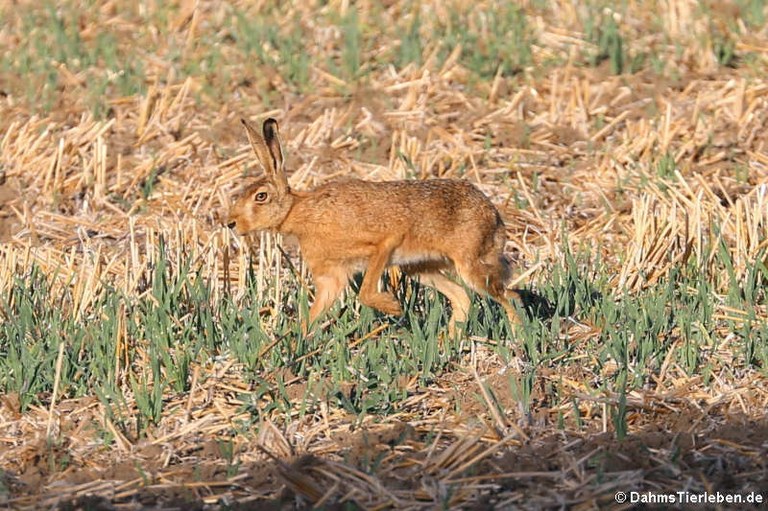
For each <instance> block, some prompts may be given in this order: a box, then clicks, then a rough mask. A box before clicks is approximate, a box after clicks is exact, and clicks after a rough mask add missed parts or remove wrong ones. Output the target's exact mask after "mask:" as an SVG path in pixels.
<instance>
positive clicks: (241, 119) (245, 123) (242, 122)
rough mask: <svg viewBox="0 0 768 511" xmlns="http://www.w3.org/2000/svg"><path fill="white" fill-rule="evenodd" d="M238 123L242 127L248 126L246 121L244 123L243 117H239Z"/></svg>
mask: <svg viewBox="0 0 768 511" xmlns="http://www.w3.org/2000/svg"><path fill="white" fill-rule="evenodd" d="M240 123H241V124H242V125H243V126H248V121H246V120H245V119H244V118H243V117H241V118H240Z"/></svg>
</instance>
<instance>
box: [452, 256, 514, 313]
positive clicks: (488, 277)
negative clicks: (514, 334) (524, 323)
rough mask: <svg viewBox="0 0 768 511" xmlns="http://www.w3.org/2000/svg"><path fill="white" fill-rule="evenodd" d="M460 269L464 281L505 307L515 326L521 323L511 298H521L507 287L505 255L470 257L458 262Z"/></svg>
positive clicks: (507, 272) (457, 267) (507, 271)
mask: <svg viewBox="0 0 768 511" xmlns="http://www.w3.org/2000/svg"><path fill="white" fill-rule="evenodd" d="M456 270H457V271H458V273H459V275H460V276H461V278H462V279H463V280H464V282H466V283H467V285H468V286H469V287H471V288H472V289H474V290H475V291H477V292H478V293H485V294H487V295H490V296H491V298H493V299H494V300H496V301H497V302H499V303H500V304H501V306H502V307H504V311H505V312H506V313H507V317H509V322H510V323H511V324H512V325H513V326H514V325H518V324H520V317H519V316H518V314H517V311H516V310H515V306H514V305H512V304H511V303H510V301H509V300H510V299H514V300H518V301H519V300H520V295H519V294H518V293H517V292H516V291H512V290H507V289H506V287H505V284H506V281H507V278H508V276H509V265H508V263H507V261H506V260H504V258H503V257H500V256H493V255H489V256H487V257H484V258H480V259H468V260H465V261H461V262H459V261H457V262H456Z"/></svg>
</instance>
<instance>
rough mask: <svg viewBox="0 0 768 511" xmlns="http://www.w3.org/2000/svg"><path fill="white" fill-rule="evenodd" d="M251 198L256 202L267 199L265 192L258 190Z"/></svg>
mask: <svg viewBox="0 0 768 511" xmlns="http://www.w3.org/2000/svg"><path fill="white" fill-rule="evenodd" d="M253 199H254V200H255V201H256V202H264V201H266V200H267V192H259V193H257V194H256V195H254V196H253Z"/></svg>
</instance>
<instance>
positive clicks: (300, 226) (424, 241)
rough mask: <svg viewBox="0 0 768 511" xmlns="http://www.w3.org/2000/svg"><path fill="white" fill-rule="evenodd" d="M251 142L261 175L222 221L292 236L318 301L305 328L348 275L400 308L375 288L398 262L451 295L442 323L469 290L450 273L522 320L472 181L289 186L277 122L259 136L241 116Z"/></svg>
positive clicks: (363, 293)
mask: <svg viewBox="0 0 768 511" xmlns="http://www.w3.org/2000/svg"><path fill="white" fill-rule="evenodd" d="M241 121H242V123H243V125H244V126H245V130H246V133H247V134H248V140H249V141H250V143H251V146H252V147H253V150H254V152H255V153H256V157H257V158H258V159H259V161H260V162H261V164H262V166H263V167H264V170H265V172H266V175H265V176H264V177H262V178H260V179H259V180H257V181H256V182H255V183H254V184H252V185H251V186H249V187H248V188H247V189H246V190H245V191H244V193H243V194H242V196H241V197H240V198H239V199H238V200H237V201H236V202H235V204H234V206H233V207H232V210H231V211H230V214H229V219H228V226H229V227H230V228H235V229H236V231H237V232H238V234H246V233H249V232H252V231H260V230H270V231H273V232H279V233H282V234H286V235H292V236H295V237H296V238H297V239H298V242H299V249H300V251H301V254H302V257H303V258H304V261H305V262H306V263H307V266H308V267H309V269H310V271H311V272H312V275H313V277H314V282H315V287H316V290H315V301H314V303H313V304H312V307H311V308H310V311H309V319H308V321H307V320H306V319H305V320H304V321H302V329H303V331H304V332H306V331H307V330H308V329H309V328H310V327H311V326H312V324H313V322H314V321H315V320H316V319H317V318H318V316H320V315H321V314H322V313H323V312H324V311H325V310H327V309H328V308H329V307H330V306H331V305H332V304H333V302H334V301H335V300H336V299H337V298H338V297H339V295H340V294H341V292H342V291H343V290H344V288H345V287H346V286H347V284H348V282H349V280H350V278H351V277H352V276H353V275H354V274H355V273H359V272H365V276H364V278H363V282H362V285H361V286H360V300H361V302H362V303H363V304H365V305H368V306H369V307H373V308H374V309H378V310H380V311H382V312H385V313H387V314H393V315H399V314H402V309H401V307H400V304H399V303H398V302H397V300H396V299H395V297H394V295H392V294H391V293H384V292H381V291H379V289H378V286H379V281H380V279H381V276H382V273H383V272H384V269H385V268H386V267H387V266H391V265H397V266H399V267H400V268H401V269H402V270H403V271H404V272H405V273H407V274H409V275H414V276H415V275H417V276H418V277H419V278H420V282H421V283H422V284H425V285H428V286H431V287H434V288H435V289H437V290H438V291H439V292H441V293H442V294H444V295H445V296H446V297H447V298H448V299H449V300H450V302H451V306H452V308H453V315H452V317H451V319H450V323H449V331H450V332H454V331H455V325H456V323H463V322H465V321H466V319H467V313H468V311H469V306H470V298H469V296H468V295H467V292H466V291H465V288H464V287H463V286H462V285H460V284H458V283H456V282H454V281H453V280H451V279H450V278H448V277H447V276H446V275H445V272H455V273H457V274H458V275H459V276H460V277H461V279H462V280H463V281H464V282H465V283H466V284H467V286H468V287H470V288H472V289H473V290H475V291H477V292H480V293H485V294H488V295H490V296H491V297H493V298H494V299H495V300H496V301H498V302H499V303H500V304H501V305H502V306H503V307H504V309H505V310H506V312H507V315H508V316H509V320H510V321H511V322H512V323H513V324H516V323H519V318H518V316H517V313H516V312H515V308H514V307H513V306H512V304H510V302H509V299H510V298H515V299H518V300H519V298H520V297H519V295H518V294H517V293H516V292H514V291H511V290H506V289H505V282H506V280H507V278H508V276H509V265H508V262H507V260H506V259H505V258H504V255H503V253H502V250H503V247H504V242H505V240H506V233H505V229H504V222H503V221H502V219H501V216H500V215H499V212H498V211H497V210H496V208H495V207H494V205H493V204H492V203H491V201H490V200H488V198H487V197H486V196H485V195H484V194H483V193H482V192H481V191H480V190H478V189H477V188H476V187H475V186H473V185H472V184H470V183H468V182H466V181H460V180H454V179H431V180H426V181H386V182H371V181H362V180H356V179H355V180H348V181H337V182H330V183H327V184H324V185H322V186H319V187H317V188H315V189H314V190H311V191H306V192H299V191H293V190H291V188H290V187H289V186H288V178H287V176H286V174H285V169H284V167H283V150H282V146H281V144H280V135H279V133H278V127H277V121H275V120H274V119H267V120H266V121H264V126H263V130H262V131H263V135H260V134H259V133H258V131H256V130H255V129H254V128H253V127H252V126H251V125H250V124H248V122H247V121H246V120H245V119H242V120H241Z"/></svg>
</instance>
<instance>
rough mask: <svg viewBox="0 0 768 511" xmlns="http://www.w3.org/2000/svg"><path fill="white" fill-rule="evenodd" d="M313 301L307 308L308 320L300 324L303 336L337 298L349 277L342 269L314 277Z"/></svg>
mask: <svg viewBox="0 0 768 511" xmlns="http://www.w3.org/2000/svg"><path fill="white" fill-rule="evenodd" d="M314 280H315V301H314V303H313V304H312V307H310V308H309V320H308V321H304V322H302V325H301V326H302V328H301V330H302V332H304V333H305V334H306V333H307V331H308V330H309V328H310V327H311V326H312V325H313V324H314V322H315V320H316V319H317V318H318V317H319V316H320V315H321V314H322V313H323V312H325V311H326V310H328V309H329V308H330V307H331V306H332V305H333V302H335V301H336V299H337V298H338V297H339V295H340V294H341V292H342V291H343V290H344V288H345V287H346V286H347V281H348V280H349V275H348V273H347V272H346V271H344V270H343V269H338V268H336V269H333V268H332V269H327V270H325V271H324V272H323V273H321V274H319V275H315V277H314Z"/></svg>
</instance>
